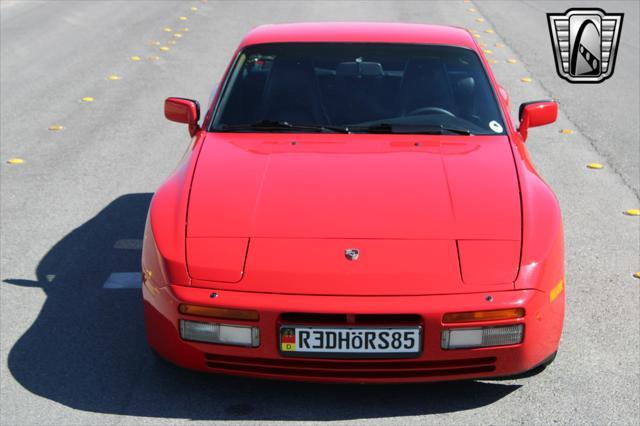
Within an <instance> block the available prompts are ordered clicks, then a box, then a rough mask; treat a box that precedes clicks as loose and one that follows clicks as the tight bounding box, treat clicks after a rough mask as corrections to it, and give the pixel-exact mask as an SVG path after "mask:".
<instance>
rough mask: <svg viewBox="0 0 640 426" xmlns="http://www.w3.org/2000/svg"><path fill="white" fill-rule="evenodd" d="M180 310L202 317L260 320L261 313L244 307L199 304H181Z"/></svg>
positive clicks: (183, 312)
mask: <svg viewBox="0 0 640 426" xmlns="http://www.w3.org/2000/svg"><path fill="white" fill-rule="evenodd" d="M178 310H179V311H180V313H182V314H186V315H199V316H202V317H211V318H227V319H235V320H245V321H258V320H259V319H260V314H259V313H258V312H257V311H250V310H244V309H227V308H216V307H213V306H198V305H180V307H179V308H178Z"/></svg>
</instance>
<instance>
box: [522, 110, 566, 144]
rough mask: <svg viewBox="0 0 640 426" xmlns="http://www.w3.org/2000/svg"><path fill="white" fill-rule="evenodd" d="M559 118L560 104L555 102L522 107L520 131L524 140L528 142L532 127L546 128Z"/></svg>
mask: <svg viewBox="0 0 640 426" xmlns="http://www.w3.org/2000/svg"><path fill="white" fill-rule="evenodd" d="M557 117H558V104H557V103H556V102H554V101H549V100H547V101H533V102H525V103H523V104H521V105H520V110H519V112H518V118H519V119H520V127H519V128H518V131H519V132H520V136H522V140H523V141H526V140H527V136H528V134H529V128H530V127H536V126H544V125H545V124H549V123H553V122H554V121H556V118H557Z"/></svg>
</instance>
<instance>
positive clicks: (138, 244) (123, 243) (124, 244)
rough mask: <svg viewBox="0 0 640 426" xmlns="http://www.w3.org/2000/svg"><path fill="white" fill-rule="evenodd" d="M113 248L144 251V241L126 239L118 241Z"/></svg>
mask: <svg viewBox="0 0 640 426" xmlns="http://www.w3.org/2000/svg"><path fill="white" fill-rule="evenodd" d="M113 248H116V249H123V250H142V240H138V239H127V238H125V239H122V240H118V241H116V243H115V244H114V245H113Z"/></svg>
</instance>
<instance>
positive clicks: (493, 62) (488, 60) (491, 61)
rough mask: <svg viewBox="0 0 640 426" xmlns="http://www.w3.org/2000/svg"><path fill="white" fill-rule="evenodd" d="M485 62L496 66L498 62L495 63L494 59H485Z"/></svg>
mask: <svg viewBox="0 0 640 426" xmlns="http://www.w3.org/2000/svg"><path fill="white" fill-rule="evenodd" d="M487 62H489V63H490V64H497V63H498V61H496V60H495V59H487Z"/></svg>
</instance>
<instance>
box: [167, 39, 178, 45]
mask: <svg viewBox="0 0 640 426" xmlns="http://www.w3.org/2000/svg"><path fill="white" fill-rule="evenodd" d="M167 44H176V41H175V40H169V41H168V42H167Z"/></svg>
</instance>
